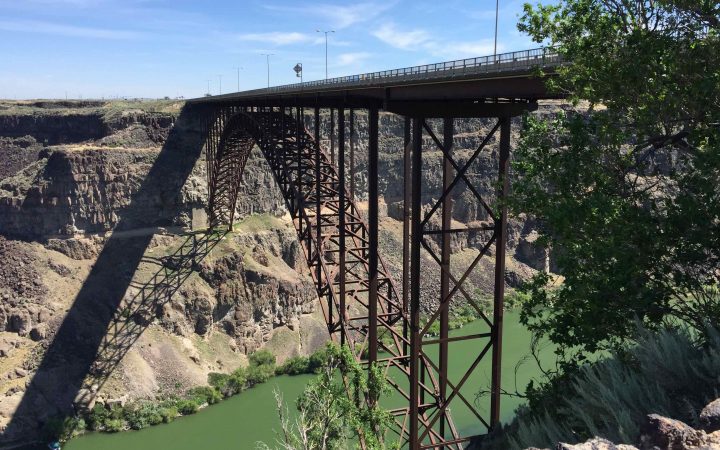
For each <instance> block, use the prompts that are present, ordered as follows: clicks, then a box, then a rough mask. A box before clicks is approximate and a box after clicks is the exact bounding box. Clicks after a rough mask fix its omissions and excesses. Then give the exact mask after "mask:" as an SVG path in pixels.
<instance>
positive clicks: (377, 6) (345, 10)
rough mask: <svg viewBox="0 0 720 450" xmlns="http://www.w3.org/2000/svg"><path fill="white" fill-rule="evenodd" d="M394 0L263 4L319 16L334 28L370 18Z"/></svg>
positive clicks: (390, 6) (388, 7)
mask: <svg viewBox="0 0 720 450" xmlns="http://www.w3.org/2000/svg"><path fill="white" fill-rule="evenodd" d="M395 3H397V2H396V1H387V2H384V3H375V2H363V3H355V4H351V5H335V4H329V3H317V4H314V5H303V6H284V5H283V6H280V5H264V7H265V8H266V9H268V10H272V11H281V12H292V13H300V14H304V15H310V16H313V17H321V18H323V19H324V20H325V22H326V23H328V24H329V25H330V26H331V27H333V28H336V29H342V28H347V27H350V26H352V25H355V24H358V23H362V22H367V21H369V20H372V19H374V18H376V17H378V16H380V15H381V14H382V13H384V12H385V11H387V10H388V9H390V8H392V7H393V6H395Z"/></svg>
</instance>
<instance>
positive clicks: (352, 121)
mask: <svg viewBox="0 0 720 450" xmlns="http://www.w3.org/2000/svg"><path fill="white" fill-rule="evenodd" d="M350 198H351V199H353V200H354V199H355V110H354V109H353V108H350Z"/></svg>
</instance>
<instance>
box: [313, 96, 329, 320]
mask: <svg viewBox="0 0 720 450" xmlns="http://www.w3.org/2000/svg"><path fill="white" fill-rule="evenodd" d="M320 175H321V172H320V108H318V107H317V106H316V107H315V226H316V227H317V229H316V232H317V236H316V238H317V240H316V243H317V244H316V245H317V258H318V260H317V267H316V271H317V280H318V291H319V290H320V280H322V264H320V262H321V261H322V257H323V255H322V221H321V220H320V213H321V212H322V207H321V204H320V196H321V191H320V187H321V183H320ZM320 301H322V299H320ZM331 317H332V316H331Z"/></svg>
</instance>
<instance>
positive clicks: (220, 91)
mask: <svg viewBox="0 0 720 450" xmlns="http://www.w3.org/2000/svg"><path fill="white" fill-rule="evenodd" d="M217 77H218V94H220V95H222V75H218V76H217Z"/></svg>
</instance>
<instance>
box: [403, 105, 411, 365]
mask: <svg viewBox="0 0 720 450" xmlns="http://www.w3.org/2000/svg"><path fill="white" fill-rule="evenodd" d="M411 125H412V123H411V119H410V118H409V117H405V132H404V136H403V137H404V140H403V144H404V146H403V256H402V257H403V264H402V266H403V268H402V290H403V294H402V295H403V296H402V308H403V313H405V315H406V316H407V313H408V305H409V301H408V300H409V298H410V202H411V201H412V200H411V197H410V192H411V189H412V179H411V174H410V167H411V164H410V163H411V160H410V158H411V156H410V152H411V150H412V139H411V136H410V131H411ZM408 332H409V330H408V323H407V320H403V337H404V338H405V339H404V340H403V356H407V355H408V350H409V349H408ZM403 364H405V366H406V367H407V365H408V360H407V358H405V359H403Z"/></svg>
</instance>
